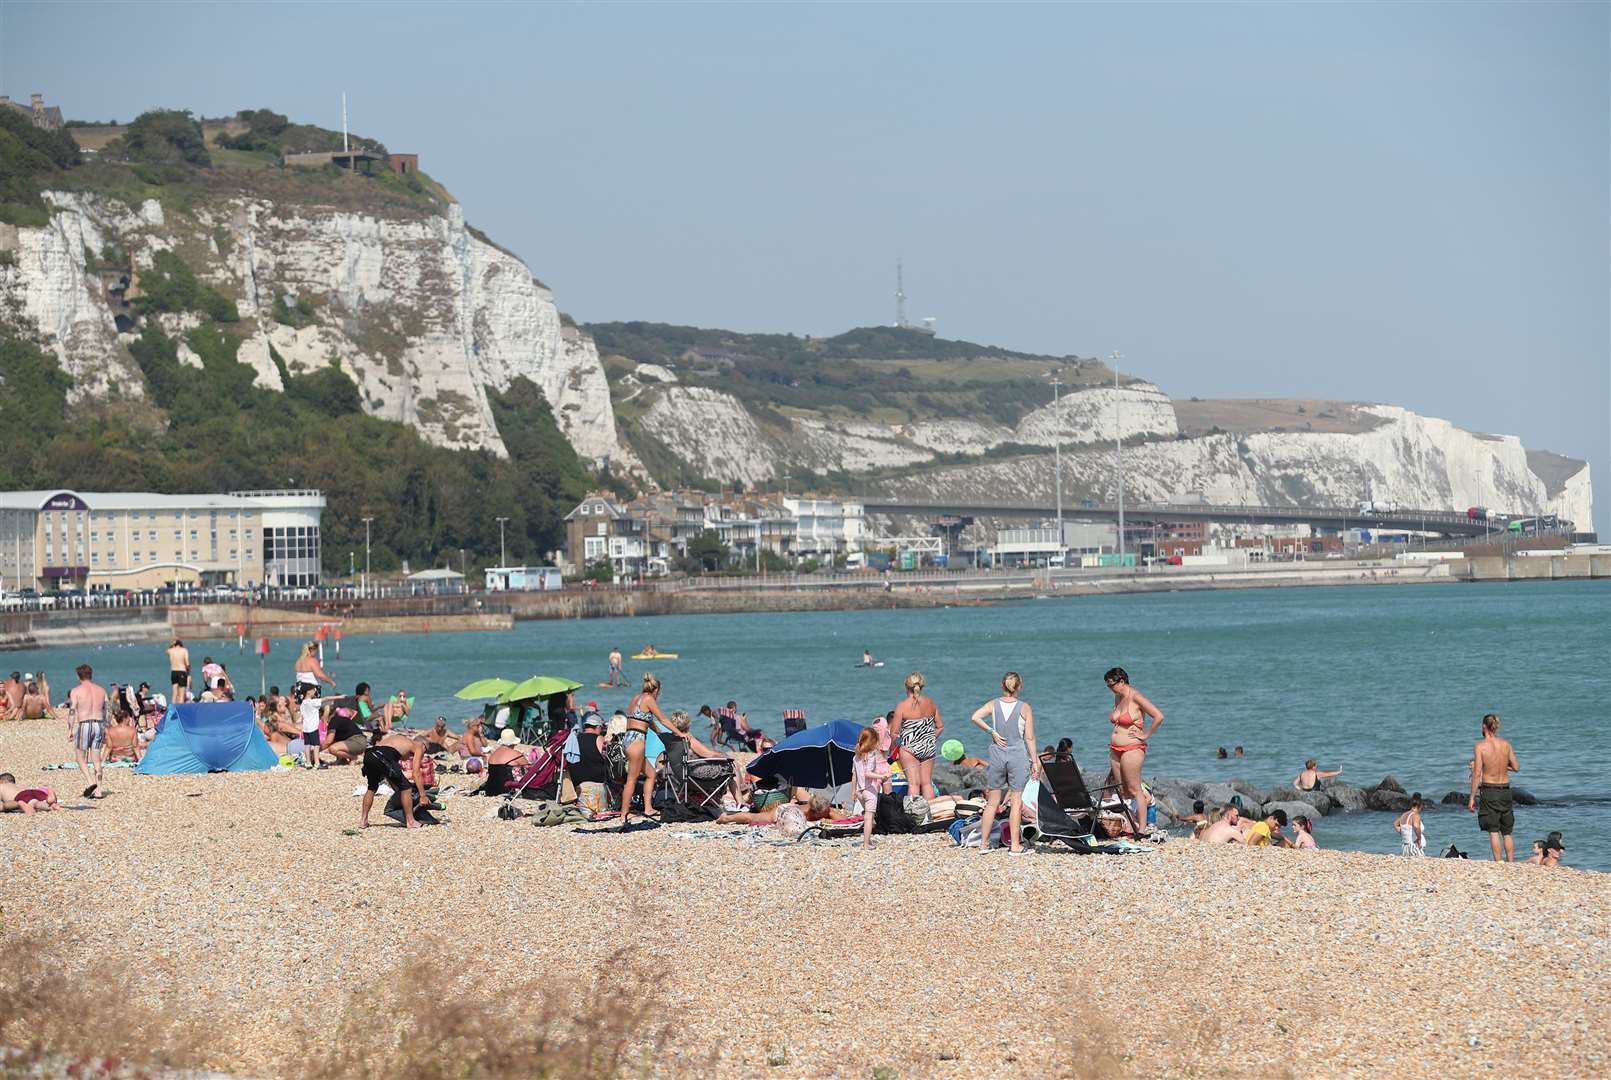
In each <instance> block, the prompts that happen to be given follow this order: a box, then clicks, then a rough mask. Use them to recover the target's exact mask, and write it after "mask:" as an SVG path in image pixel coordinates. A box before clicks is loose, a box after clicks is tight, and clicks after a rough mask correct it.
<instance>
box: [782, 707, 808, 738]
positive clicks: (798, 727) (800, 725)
mask: <svg viewBox="0 0 1611 1080" xmlns="http://www.w3.org/2000/svg"><path fill="white" fill-rule="evenodd" d="M805 729H806V718H805V710H804V709H784V710H783V737H784V738H785V739H787V738H788V737H789V736H790V735H797V734H799V733H800V732H802V731H804V730H805Z"/></svg>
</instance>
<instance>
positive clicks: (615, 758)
mask: <svg viewBox="0 0 1611 1080" xmlns="http://www.w3.org/2000/svg"><path fill="white" fill-rule="evenodd" d="M604 764H605V765H606V766H608V768H609V772H610V782H611V783H614V784H624V783H626V777H627V752H626V745H625V744H624V743H622V742H621V736H619V735H611V736H610V737H609V738H607V739H605V740H604Z"/></svg>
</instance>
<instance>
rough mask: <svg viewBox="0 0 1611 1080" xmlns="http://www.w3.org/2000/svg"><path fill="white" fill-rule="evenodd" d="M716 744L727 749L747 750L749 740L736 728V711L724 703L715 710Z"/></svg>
mask: <svg viewBox="0 0 1611 1080" xmlns="http://www.w3.org/2000/svg"><path fill="white" fill-rule="evenodd" d="M715 738H716V745H718V746H725V747H727V748H728V749H729V750H748V749H749V748H750V745H749V741H748V740H746V739H745V738H744V736H743V735H742V734H741V733H740V732H739V730H738V713H737V712H735V711H734V710H732V709H729V708H727V707H726V706H725V705H724V706H722V707H721V708H720V709H717V710H716V735H715Z"/></svg>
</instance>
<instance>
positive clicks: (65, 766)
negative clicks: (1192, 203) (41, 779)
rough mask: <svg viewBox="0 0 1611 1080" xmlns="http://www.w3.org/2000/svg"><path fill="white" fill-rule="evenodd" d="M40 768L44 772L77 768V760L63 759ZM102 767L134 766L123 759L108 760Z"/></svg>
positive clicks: (121, 767)
mask: <svg viewBox="0 0 1611 1080" xmlns="http://www.w3.org/2000/svg"><path fill="white" fill-rule="evenodd" d="M40 768H41V769H43V770H44V771H45V772H59V771H61V770H63V769H76V768H78V762H76V761H64V762H62V763H61V764H60V765H41V766H40ZM102 768H106V769H132V768H134V762H132V761H125V760H118V761H108V762H106V763H105V764H104V765H103V766H102Z"/></svg>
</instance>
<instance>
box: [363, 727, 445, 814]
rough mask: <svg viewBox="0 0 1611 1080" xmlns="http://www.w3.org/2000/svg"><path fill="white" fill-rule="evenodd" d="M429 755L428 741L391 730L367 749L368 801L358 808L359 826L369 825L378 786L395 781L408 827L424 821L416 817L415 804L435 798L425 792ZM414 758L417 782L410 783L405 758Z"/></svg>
mask: <svg viewBox="0 0 1611 1080" xmlns="http://www.w3.org/2000/svg"><path fill="white" fill-rule="evenodd" d="M424 757H425V744H424V743H422V742H415V741H414V740H413V739H411V738H409V737H408V736H407V735H402V734H390V735H386V736H384V737H383V738H381V739H380V740H379V741H378V742H376V743H375V744H374V745H373V746H371V747H369V748H368V749H367V750H365V751H364V755H363V763H364V784H365V785H366V786H365V790H364V801H363V805H362V806H361V807H359V810H358V827H359V828H360V829H367V828H369V811H370V809H371V808H372V807H373V806H374V805H375V789H376V788H378V787H380V785H381V784H382V783H385V784H389V785H391V789H392V790H393V791H395V792H397V794H398V796H399V797H400V798H401V800H402V803H403V824H404V826H405V827H406V828H410V829H417V828H419V826H420V823H419V822H417V821H415V820H414V806H415V805H416V802H417V803H418V805H421V806H424V805H426V804H427V803H429V802H430V801H431V800H430V798H429V796H427V795H426V794H425V767H424V766H423V765H421V764H420V762H421V760H422V759H423V758H424ZM404 758H408V759H409V760H411V761H412V762H413V765H412V766H411V768H412V769H413V772H414V782H413V783H412V784H410V783H409V782H408V777H406V776H404V775H403V759H404Z"/></svg>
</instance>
